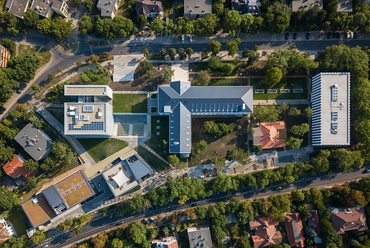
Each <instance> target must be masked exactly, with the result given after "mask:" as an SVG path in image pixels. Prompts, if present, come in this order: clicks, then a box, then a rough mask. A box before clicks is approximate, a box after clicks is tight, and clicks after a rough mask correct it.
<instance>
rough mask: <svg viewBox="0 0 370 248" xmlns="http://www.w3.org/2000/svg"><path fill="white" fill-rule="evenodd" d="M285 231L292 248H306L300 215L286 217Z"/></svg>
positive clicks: (294, 214) (290, 214) (293, 214)
mask: <svg viewBox="0 0 370 248" xmlns="http://www.w3.org/2000/svg"><path fill="white" fill-rule="evenodd" d="M285 229H286V233H287V236H288V242H289V245H290V246H291V247H299V248H301V247H305V244H304V233H303V224H302V220H301V217H300V216H299V213H288V214H286V215H285Z"/></svg>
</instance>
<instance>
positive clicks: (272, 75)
mask: <svg viewBox="0 0 370 248" xmlns="http://www.w3.org/2000/svg"><path fill="white" fill-rule="evenodd" d="M282 78H283V72H282V71H281V69H280V68H278V67H272V68H271V69H269V70H268V71H267V74H266V77H265V83H266V85H267V86H268V87H269V88H274V87H275V86H276V84H277V83H279V82H280V80H281V79H282Z"/></svg>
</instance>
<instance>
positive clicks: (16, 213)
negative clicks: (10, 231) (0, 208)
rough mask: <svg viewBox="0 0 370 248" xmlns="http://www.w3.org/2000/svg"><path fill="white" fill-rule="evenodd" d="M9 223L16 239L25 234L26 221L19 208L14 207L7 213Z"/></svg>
mask: <svg viewBox="0 0 370 248" xmlns="http://www.w3.org/2000/svg"><path fill="white" fill-rule="evenodd" d="M9 221H10V222H11V223H12V224H13V226H14V229H15V232H16V233H17V235H18V237H20V236H22V235H24V234H26V229H27V226H26V223H28V220H27V216H26V215H25V213H24V212H23V211H22V209H21V208H20V207H14V208H13V209H12V210H11V211H10V212H9Z"/></svg>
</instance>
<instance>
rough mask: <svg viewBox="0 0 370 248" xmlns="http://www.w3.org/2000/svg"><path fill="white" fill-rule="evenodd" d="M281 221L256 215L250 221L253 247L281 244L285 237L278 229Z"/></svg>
mask: <svg viewBox="0 0 370 248" xmlns="http://www.w3.org/2000/svg"><path fill="white" fill-rule="evenodd" d="M277 225H279V221H277V220H272V219H270V218H269V217H256V218H255V219H254V220H253V221H251V222H249V227H250V229H251V231H253V232H254V234H253V235H252V241H253V247H254V248H262V247H266V246H269V245H278V244H281V242H282V240H283V238H282V236H281V233H280V232H279V231H277V230H276V226H277Z"/></svg>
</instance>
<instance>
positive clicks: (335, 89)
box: [331, 84, 338, 102]
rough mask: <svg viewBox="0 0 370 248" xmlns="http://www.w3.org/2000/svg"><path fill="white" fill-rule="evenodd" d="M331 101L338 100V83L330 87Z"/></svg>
mask: <svg viewBox="0 0 370 248" xmlns="http://www.w3.org/2000/svg"><path fill="white" fill-rule="evenodd" d="M331 101H332V102H336V101H338V85H337V84H334V85H333V86H332V87H331Z"/></svg>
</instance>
